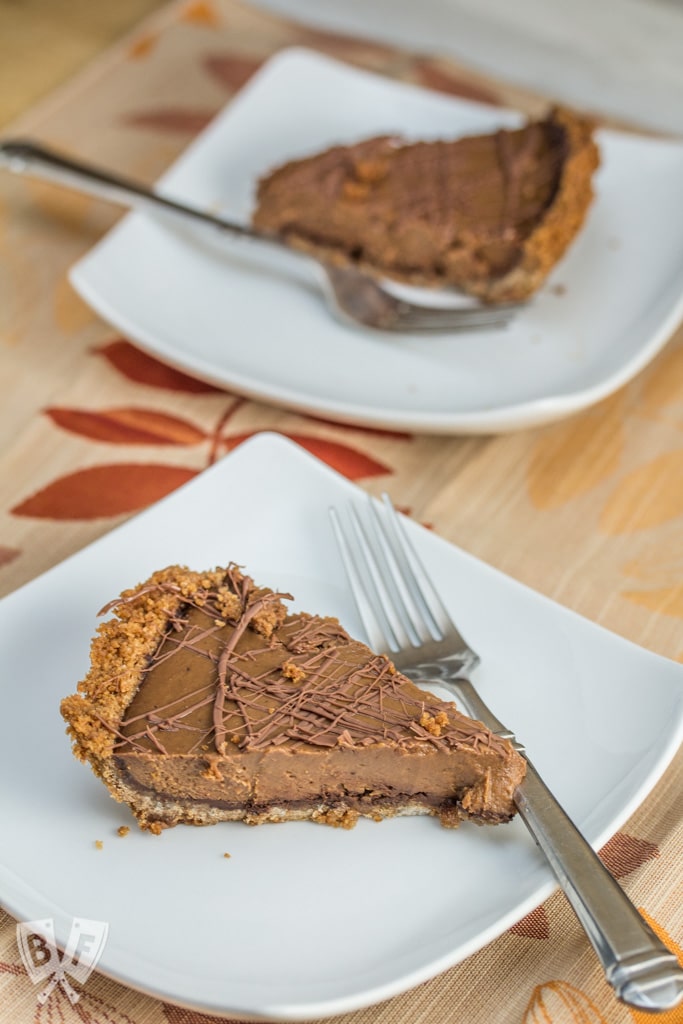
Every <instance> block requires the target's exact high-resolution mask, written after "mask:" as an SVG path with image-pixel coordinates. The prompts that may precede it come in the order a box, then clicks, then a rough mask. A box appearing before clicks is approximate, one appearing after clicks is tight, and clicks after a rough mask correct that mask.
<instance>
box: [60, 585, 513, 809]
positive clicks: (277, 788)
mask: <svg viewBox="0 0 683 1024" xmlns="http://www.w3.org/2000/svg"><path fill="white" fill-rule="evenodd" d="M289 598H290V595H288V594H281V593H275V592H272V591H270V590H265V589H261V588H258V587H256V586H254V584H253V582H252V580H251V579H250V578H249V577H248V576H246V575H243V574H242V573H241V571H240V570H239V569H238V568H237V567H236V566H230V567H229V568H228V569H227V570H215V571H214V572H213V573H209V574H203V575H202V574H192V573H189V572H188V571H187V570H182V569H178V568H177V567H174V568H171V569H169V570H163V571H162V572H160V573H157V574H155V576H154V577H152V579H151V580H150V581H147V582H146V583H145V584H142V585H141V586H140V587H139V588H137V589H136V590H134V591H129V592H126V593H125V594H124V595H122V597H121V598H119V599H117V600H116V601H114V602H111V603H110V604H109V605H107V607H106V609H104V611H105V612H113V613H114V614H115V616H116V618H114V619H112V620H110V621H109V622H107V623H105V624H104V625H103V626H101V627H100V631H99V636H98V637H97V638H96V640H95V641H94V643H93V668H92V670H91V673H90V675H89V676H88V678H87V679H86V680H84V682H83V683H82V684H80V686H79V691H80V692H79V694H75V695H74V696H72V697H68V698H66V699H65V700H64V701H63V702H62V713H63V714H64V717H65V718H66V719H67V721H68V722H69V732H70V734H71V736H72V739H73V740H74V747H75V753H76V754H77V756H79V757H81V758H82V759H87V760H89V761H90V763H91V764H92V766H93V768H94V770H95V771H96V773H97V774H99V775H101V776H102V777H103V778H104V780H105V781H106V782H107V785H109V788H110V789H111V791H112V793H113V794H114V795H115V796H117V797H118V798H120V799H125V800H126V801H127V802H129V803H130V804H131V807H132V809H133V810H134V813H136V814H137V816H138V818H139V820H140V821H141V823H142V824H143V825H144V826H145V827H153V826H154V825H160V827H161V826H166V825H169V824H175V823H176V821H195V822H196V823H205V822H206V821H207V820H218V819H219V818H221V817H243V818H244V819H245V820H277V819H281V818H283V817H291V816H296V817H302V816H307V817H318V818H323V819H324V820H329V816H330V814H331V815H332V817H333V818H334V817H335V816H337V817H338V816H339V815H341V816H342V817H343V816H344V815H345V816H346V818H345V822H344V823H347V824H348V823H349V822H350V818H349V816H351V818H353V816H354V815H355V816H357V815H358V814H359V813H366V814H369V815H370V816H377V815H379V816H387V814H391V813H402V812H404V811H405V809H406V808H411V811H412V812H415V811H416V810H422V811H424V810H428V811H429V812H430V813H434V812H437V813H440V814H441V816H442V820H444V821H445V823H450V824H454V823H456V822H457V820H458V819H459V818H460V817H464V816H472V817H474V818H475V819H477V820H482V821H485V820H504V819H507V818H509V817H510V816H511V814H512V813H513V808H512V801H511V793H512V788H514V784H515V783H516V781H519V778H521V775H522V774H523V762H522V760H521V758H519V756H518V755H517V754H516V753H515V752H514V751H513V750H512V748H511V747H510V744H509V743H508V742H507V741H506V740H503V739H501V738H500V737H498V736H495V735H494V734H492V733H491V732H489V731H488V730H487V729H485V727H484V726H483V725H481V723H478V722H474V721H472V720H471V719H468V718H466V717H464V716H462V715H461V714H460V713H459V712H458V711H457V710H456V708H455V705H453V704H452V703H446V702H444V701H441V700H439V698H437V697H435V696H433V695H432V694H430V693H428V692H426V691H423V690H421V689H419V688H418V687H416V686H415V685H414V684H413V683H412V682H410V681H409V680H408V679H406V678H405V677H404V676H402V675H401V674H400V673H398V672H397V671H396V669H395V668H394V666H393V665H392V663H391V662H390V661H389V660H388V659H387V658H386V657H384V656H381V655H375V654H373V652H372V651H370V650H369V648H367V647H366V646H365V645H364V644H362V643H359V642H358V641H355V640H352V639H351V638H350V637H349V636H348V634H347V633H346V632H345V630H344V629H343V628H342V627H341V625H340V624H339V623H338V622H337V620H336V619H331V618H322V617H319V616H312V615H307V614H305V613H298V614H287V609H286V607H285V605H284V604H283V600H284V599H289ZM112 670H114V671H113V672H112ZM413 759H414V760H413ZM356 761H357V764H356V763H354V762H356ZM430 768H433V772H432V773H430ZM316 771H319V773H320V777H319V781H318V782H316V779H315V772H316ZM358 772H360V776H359V775H358ZM363 772H366V776H367V777H366V778H365V779H363V777H362V773H363ZM496 772H497V777H494V775H495V773H496ZM458 774H459V775H461V776H462V779H461V784H460V785H455V783H454V780H456V776H458ZM430 785H433V790H434V791H433V792H430V791H429V786H430ZM511 787H512V788H511ZM468 792H469V793H470V796H469V798H468V796H467V794H468ZM373 794H374V796H373ZM472 794H474V795H472ZM468 799H469V801H470V804H469V805H468ZM496 804H497V805H498V806H496ZM470 805H471V806H470ZM209 812H210V813H209ZM449 815H450V818H451V819H452V820H448V819H449Z"/></svg>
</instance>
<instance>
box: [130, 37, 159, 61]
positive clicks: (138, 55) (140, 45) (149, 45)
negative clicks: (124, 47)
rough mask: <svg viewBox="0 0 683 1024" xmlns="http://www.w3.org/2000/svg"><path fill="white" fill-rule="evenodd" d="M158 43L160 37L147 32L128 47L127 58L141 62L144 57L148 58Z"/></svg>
mask: <svg viewBox="0 0 683 1024" xmlns="http://www.w3.org/2000/svg"><path fill="white" fill-rule="evenodd" d="M158 42H159V36H158V35H157V33H156V32H145V33H143V34H142V35H140V36H138V37H137V38H136V39H134V40H133V42H132V43H131V44H130V46H129V47H128V53H127V56H128V57H129V58H130V59H131V60H141V59H142V58H144V57H148V56H149V54H150V53H151V52H152V51H153V49H154V47H155V46H156V44H157V43H158Z"/></svg>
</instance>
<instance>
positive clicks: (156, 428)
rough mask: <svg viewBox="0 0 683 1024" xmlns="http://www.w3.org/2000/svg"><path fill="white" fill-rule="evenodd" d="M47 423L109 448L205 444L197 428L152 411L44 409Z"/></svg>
mask: <svg viewBox="0 0 683 1024" xmlns="http://www.w3.org/2000/svg"><path fill="white" fill-rule="evenodd" d="M45 412H46V413H47V415H48V416H49V417H50V419H51V420H52V421H53V422H54V423H56V424H57V425H58V426H59V427H62V429H63V430H68V431H70V432H71V433H72V434H79V435H80V436H81V437H88V438H90V439H91V440H93V441H107V442H109V443H110V444H171V445H193V444H199V443H200V442H201V441H204V440H206V434H205V433H204V431H203V430H201V429H200V428H199V427H196V426H194V424H192V423H189V422H188V421H187V420H183V419H180V418H179V417H178V416H169V415H167V414H166V413H162V412H156V411H155V410H153V409H135V408H125V409H103V410H100V411H99V412H89V411H84V410H80V409H57V408H51V409H46V410H45Z"/></svg>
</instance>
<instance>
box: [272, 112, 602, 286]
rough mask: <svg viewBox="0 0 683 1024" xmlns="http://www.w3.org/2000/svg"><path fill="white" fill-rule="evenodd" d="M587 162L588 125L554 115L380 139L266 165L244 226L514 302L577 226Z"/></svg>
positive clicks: (583, 207)
mask: <svg viewBox="0 0 683 1024" xmlns="http://www.w3.org/2000/svg"><path fill="white" fill-rule="evenodd" d="M597 165H598V151H597V147H596V145H595V143H594V141H593V137H592V124H591V123H590V122H588V121H586V120H584V119H582V118H579V117H576V116H575V115H573V114H571V113H569V112H568V111H564V110H554V111H552V112H551V113H550V114H549V115H548V116H547V117H546V118H544V119H542V120H539V121H530V122H529V123H528V124H526V125H525V126H524V127H522V128H519V129H516V130H500V131H498V132H495V133H493V134H491V135H479V136H469V137H466V138H461V139H457V140H454V141H452V142H446V141H435V142H414V143H409V142H406V141H405V140H402V139H398V138H394V137H389V136H379V137H377V138H372V139H366V140H364V141H362V142H358V143H355V144H353V145H348V146H334V147H333V148H331V149H329V150H326V151H325V152H323V153H318V154H316V155H314V156H310V157H305V158H303V159H301V160H294V161H291V162H290V163H287V164H285V165H283V166H281V167H279V168H277V169H275V170H274V171H272V172H271V173H270V174H268V175H267V176H266V177H265V178H263V179H262V180H261V182H260V183H259V186H258V192H257V202H256V208H255V211H254V215H253V221H254V224H255V225H256V226H257V227H259V228H262V229H266V230H270V231H274V232H277V233H280V234H283V235H285V236H286V238H287V239H288V241H289V242H290V243H291V244H292V245H294V246H297V247H299V248H301V249H304V250H306V251H310V252H312V253H314V254H315V255H317V256H319V257H321V258H324V259H327V260H329V261H331V262H334V263H340V264H349V263H352V264H356V265H358V266H360V267H362V268H363V269H365V270H367V271H369V272H374V273H377V274H381V275H386V276H388V277H395V278H397V279H400V280H406V281H412V282H414V283H417V284H431V285H451V286H454V287H457V288H459V289H462V290H464V291H467V292H471V293H472V294H474V295H477V296H479V297H480V298H482V299H483V300H484V301H487V302H504V301H516V300H521V299H524V298H527V297H528V296H529V295H531V294H532V293H533V292H534V291H535V290H536V289H537V288H538V287H539V286H540V284H541V282H542V281H543V279H544V278H545V276H546V275H547V273H548V272H549V270H550V269H551V268H552V266H553V265H554V264H555V263H556V262H557V260H559V258H560V257H561V256H562V254H563V253H564V251H565V249H566V248H567V246H568V245H569V243H570V242H571V240H572V239H573V237H574V236H575V235H576V232H577V231H578V230H579V228H580V226H581V224H582V222H583V219H584V217H585V214H586V211H587V209H588V206H589V204H590V202H591V199H592V185H591V179H592V175H593V173H594V171H595V168H596V167H597Z"/></svg>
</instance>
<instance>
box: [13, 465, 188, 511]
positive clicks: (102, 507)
mask: <svg viewBox="0 0 683 1024" xmlns="http://www.w3.org/2000/svg"><path fill="white" fill-rule="evenodd" d="M195 476H197V470H196V469H185V468H183V467H181V466H157V465H151V466H150V465H143V464H141V463H119V464H115V465H111V466H91V467H90V468H88V469H79V470H77V471H76V472H75V473H69V474H67V475H66V476H61V477H58V478H57V479H56V480H54V481H53V482H52V483H51V484H48V485H47V487H44V488H43V489H42V490H40V491H37V492H36V493H35V494H33V495H31V497H29V498H26V500H25V501H22V502H21V503H20V504H19V505H17V506H15V508H13V509H11V511H12V513H13V514H14V515H15V516H33V517H35V518H37V519H59V520H62V519H100V518H102V517H105V516H118V515H122V514H123V513H125V512H135V511H137V510H138V509H141V508H146V507H147V506H148V505H151V504H152V503H153V502H155V501H159V499H160V498H163V497H164V496H165V495H166V494H169V493H170V492H171V491H174V490H175V489H176V488H177V487H180V486H181V485H182V484H186V483H187V482H188V481H189V480H192V478H193V477H195Z"/></svg>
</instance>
